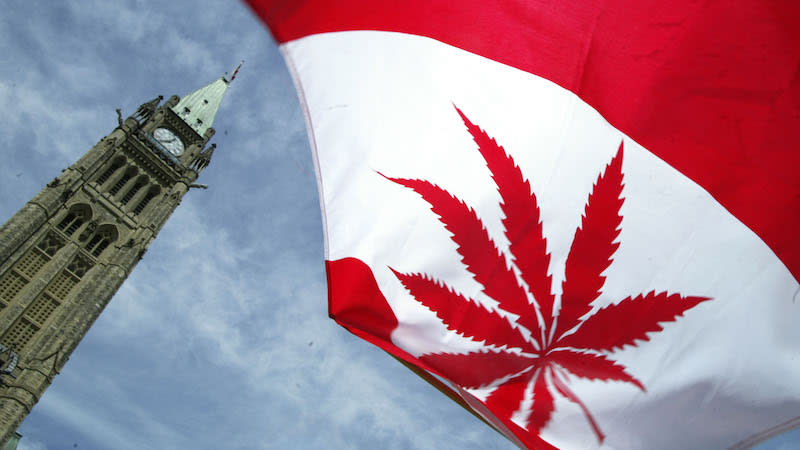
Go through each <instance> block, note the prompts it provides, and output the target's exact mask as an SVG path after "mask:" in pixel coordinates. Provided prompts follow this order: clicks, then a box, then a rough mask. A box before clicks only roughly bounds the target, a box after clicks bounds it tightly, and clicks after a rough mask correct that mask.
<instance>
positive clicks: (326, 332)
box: [0, 0, 800, 450]
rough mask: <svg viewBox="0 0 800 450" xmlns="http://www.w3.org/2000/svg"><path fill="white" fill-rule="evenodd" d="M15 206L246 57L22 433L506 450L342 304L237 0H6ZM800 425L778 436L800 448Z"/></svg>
mask: <svg viewBox="0 0 800 450" xmlns="http://www.w3.org/2000/svg"><path fill="white" fill-rule="evenodd" d="M0 10H2V11H3V14H2V15H0V152H2V153H1V154H2V156H3V164H2V165H0V220H3V221H4V220H6V219H7V218H8V217H10V216H11V215H12V214H13V213H14V212H15V211H16V210H18V209H19V208H20V207H21V206H22V205H23V204H24V203H25V202H26V201H27V200H28V199H30V198H31V197H32V196H33V195H35V194H36V192H38V191H39V189H41V187H42V186H43V185H44V184H46V183H47V182H48V181H49V180H51V179H52V178H53V177H54V176H55V175H57V174H58V173H59V172H60V170H61V169H63V168H64V167H67V166H69V165H70V164H71V163H73V162H74V161H75V160H77V158H78V157H79V156H80V155H82V154H83V153H84V152H85V151H86V150H88V149H89V148H90V147H91V146H92V145H93V144H94V143H95V142H97V141H98V140H99V139H100V138H101V137H103V136H104V135H106V134H108V133H109V132H111V130H113V129H114V127H115V126H116V124H117V122H116V115H115V113H114V109H115V108H122V111H123V114H124V115H126V116H127V115H129V114H131V113H132V112H133V111H135V109H136V107H137V106H138V105H139V104H141V103H142V102H144V101H147V100H150V99H151V98H153V97H154V96H156V95H159V94H161V95H164V96H165V97H168V96H170V95H172V94H178V95H181V96H182V95H185V94H187V93H188V92H190V91H193V90H195V89H197V88H199V87H201V86H203V85H205V84H207V83H209V82H211V81H213V80H214V79H215V78H217V77H219V76H220V75H222V74H223V73H224V72H226V71H228V72H230V71H231V70H232V69H233V68H234V67H235V66H236V64H237V63H238V62H239V61H240V60H242V59H244V60H245V61H246V62H245V65H244V67H243V68H242V71H241V72H240V74H239V76H238V77H237V79H236V80H235V82H234V83H233V84H232V86H231V89H229V91H228V94H227V96H226V98H225V99H224V101H223V104H222V107H221V109H220V112H219V114H218V116H217V119H216V121H215V123H214V126H215V128H216V130H217V135H216V136H215V137H214V139H213V142H216V143H217V145H218V148H217V151H216V153H215V156H214V160H213V161H212V164H211V166H210V167H209V168H208V169H206V171H205V172H204V173H203V174H202V176H201V178H200V180H199V182H201V183H205V184H208V185H209V186H210V187H209V189H208V190H206V191H196V190H194V191H192V192H190V194H189V195H187V196H186V197H185V199H184V201H183V204H182V205H181V206H180V207H179V208H178V210H177V212H176V213H175V214H174V215H173V217H172V218H171V219H170V221H169V222H168V223H167V225H166V226H165V227H164V229H163V230H162V232H161V234H160V235H159V238H158V239H157V240H156V241H155V242H154V244H153V245H152V246H151V247H150V250H149V251H148V253H147V254H146V255H145V257H144V259H143V260H142V261H141V262H140V264H139V265H138V267H137V268H136V270H135V271H134V272H133V274H132V276H131V277H130V278H129V279H128V281H127V282H126V283H125V284H124V285H123V287H122V289H121V290H120V291H119V292H118V293H117V295H116V296H115V297H114V299H113V300H112V302H111V303H110V305H109V306H108V308H107V309H106V310H105V312H104V313H103V314H102V315H101V317H100V319H99V320H98V321H97V322H96V324H95V325H94V327H93V328H92V329H91V330H90V332H89V334H88V335H87V337H86V338H85V339H84V341H83V342H82V343H81V345H80V346H79V347H78V349H77V351H76V352H75V353H73V355H72V357H71V359H70V361H69V362H68V363H67V365H66V367H65V368H64V370H63V372H62V373H61V375H59V376H58V377H57V378H56V380H55V382H54V384H53V385H52V386H51V388H50V389H49V390H48V391H47V393H46V394H45V395H44V397H43V398H42V400H41V401H40V402H39V404H38V405H37V406H36V408H35V409H34V410H33V412H32V414H31V415H30V416H29V417H28V419H27V420H26V421H25V423H24V424H23V425H22V427H21V429H20V431H21V433H22V434H23V435H24V438H23V440H22V441H21V445H20V448H21V449H63V448H79V449H126V450H128V449H193V448H199V449H206V448H208V449H212V448H231V449H251V448H252V449H256V448H303V449H323V448H325V449H328V448H335V449H347V448H354V449H367V448H382V449H407V448H408V449H411V448H414V449H417V448H418V449H433V448H435V449H509V448H514V447H513V445H512V444H511V443H509V442H508V441H506V440H505V439H504V438H502V437H501V436H500V435H498V434H497V433H495V432H494V431H492V430H491V429H489V428H487V427H486V426H485V425H483V424H482V423H481V422H479V421H478V420H477V419H475V418H473V417H472V416H471V415H470V414H468V413H466V412H465V411H463V410H462V409H461V408H460V407H459V406H457V405H455V404H454V403H452V402H450V401H449V400H447V399H446V398H445V397H444V396H443V395H441V394H440V393H438V391H436V390H434V389H433V388H431V387H429V386H428V385H427V384H425V383H424V382H422V381H421V380H419V379H418V378H417V377H416V376H415V375H413V374H412V373H411V372H409V371H407V370H405V369H404V368H403V367H402V366H401V365H400V364H399V363H397V362H396V361H394V360H393V359H392V358H390V357H389V356H387V355H386V354H384V353H383V352H381V351H380V350H378V349H376V348H373V347H371V346H370V345H369V344H367V343H365V342H362V341H360V340H358V339H356V338H355V337H353V336H351V335H350V334H349V333H347V332H346V331H344V329H341V328H339V327H338V326H337V325H335V323H334V322H333V321H331V320H329V319H328V318H327V311H326V289H325V277H324V272H323V263H322V260H323V244H322V226H321V223H320V213H319V207H318V198H317V188H316V182H315V178H314V174H313V165H312V161H311V153H310V150H309V148H308V143H307V141H306V132H305V129H304V123H303V116H302V112H301V110H300V107H299V105H298V102H297V98H296V95H295V91H294V88H293V86H292V83H291V79H290V77H289V74H288V72H287V70H286V69H285V67H284V65H283V61H282V59H281V57H280V53H279V52H278V50H277V47H276V46H275V44H274V42H273V41H272V38H271V37H270V36H269V34H268V33H267V31H266V30H265V29H264V28H263V26H262V25H261V23H259V22H258V21H257V19H256V18H255V17H254V16H252V15H251V13H250V11H249V10H248V9H247V8H246V7H245V6H244V5H243V4H241V3H239V2H236V1H230V2H208V4H206V5H203V6H198V2H191V1H185V0H180V1H172V2H161V1H144V0H127V1H103V0H84V1H81V2H52V1H44V0H30V1H26V2H23V1H20V0H17V1H14V0H0ZM798 443H800V433H797V432H795V433H794V436H792V435H786V436H783V437H780V438H778V439H776V440H774V441H773V442H771V443H768V444H766V445H764V446H763V448H766V449H783V448H787V449H788V448H793V447H794V445H793V444H798Z"/></svg>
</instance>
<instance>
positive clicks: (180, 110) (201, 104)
mask: <svg viewBox="0 0 800 450" xmlns="http://www.w3.org/2000/svg"><path fill="white" fill-rule="evenodd" d="M228 84H229V81H228V80H226V79H225V77H220V78H218V79H217V80H216V81H212V82H211V83H209V84H208V85H207V86H205V87H202V88H200V89H198V90H196V91H194V92H192V93H191V94H187V95H186V96H185V97H183V98H182V99H181V101H180V102H178V104H177V105H175V106H173V107H172V110H173V111H175V114H177V115H178V116H179V117H180V118H181V119H183V120H184V121H185V122H186V123H188V124H189V126H191V127H192V128H193V129H194V131H196V132H197V134H199V135H200V136H202V135H203V134H205V132H206V130H208V129H209V128H211V125H212V124H213V123H214V116H216V115H217V109H219V104H220V103H222V97H223V96H224V95H225V91H226V90H227V89H228Z"/></svg>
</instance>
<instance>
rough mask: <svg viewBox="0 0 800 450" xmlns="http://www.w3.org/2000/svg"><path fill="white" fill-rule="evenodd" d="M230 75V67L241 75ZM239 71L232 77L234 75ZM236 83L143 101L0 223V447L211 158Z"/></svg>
mask: <svg viewBox="0 0 800 450" xmlns="http://www.w3.org/2000/svg"><path fill="white" fill-rule="evenodd" d="M234 77H235V72H234ZM232 79H233V77H231V80H232ZM231 80H228V79H226V78H225V77H221V78H219V79H218V80H216V81H214V82H212V83H210V84H209V85H207V86H205V87H203V88H201V89H199V90H197V91H195V92H192V93H191V94H188V95H187V96H185V97H184V98H183V99H179V98H178V97H177V96H172V97H171V98H170V99H168V100H167V101H166V102H163V104H161V100H162V97H160V96H159V97H158V98H155V99H153V100H151V101H149V102H147V103H145V104H143V105H141V106H140V107H139V109H138V110H137V111H136V112H135V113H134V114H133V115H132V116H130V117H128V118H127V119H124V120H123V119H122V116H121V114H120V112H119V110H117V116H118V122H119V126H118V127H117V128H116V129H115V130H114V131H112V132H111V134H109V135H108V136H106V137H104V138H102V139H101V140H100V142H98V143H97V144H96V145H95V146H94V147H92V148H91V149H90V150H89V151H88V152H86V154H84V155H83V156H82V157H81V158H80V159H79V160H78V161H77V162H75V163H74V164H72V165H71V166H70V167H69V168H67V169H65V170H64V171H63V172H62V173H61V175H59V176H57V177H56V178H55V179H53V181H51V182H50V183H48V184H47V186H45V187H44V189H42V190H41V192H39V193H38V194H37V195H36V196H35V197H34V198H33V199H32V200H30V201H29V202H28V203H27V204H26V205H25V206H24V207H23V208H22V209H21V210H20V211H19V212H17V213H16V214H15V215H14V216H13V217H12V218H11V219H10V220H9V221H8V222H6V224H5V225H3V227H2V228H0V445H2V443H5V442H6V441H7V440H8V439H9V438H10V437H11V436H12V435H13V434H14V432H15V431H16V429H17V427H18V426H19V425H20V424H21V423H22V421H23V419H24V418H25V416H26V415H27V414H28V413H29V412H30V410H31V408H33V406H34V405H35V404H36V402H37V401H38V400H39V398H40V397H41V395H42V394H43V393H44V391H45V389H47V387H48V386H49V385H50V383H51V382H52V381H53V377H54V376H55V375H56V374H58V372H59V371H60V370H61V368H62V367H63V366H64V363H65V362H66V361H67V359H68V358H69V356H70V354H71V353H72V351H73V350H74V349H75V347H76V346H77V345H78V343H79V342H80V341H81V339H82V338H83V336H84V335H85V334H86V332H87V331H88V330H89V327H90V326H91V325H92V324H93V323H94V321H95V320H96V319H97V317H98V316H99V315H100V312H102V311H103V308H105V306H106V305H107V304H108V301H109V300H111V297H112V296H113V295H114V293H115V292H116V291H117V289H119V287H120V286H121V285H122V282H123V281H125V278H127V277H128V275H129V274H130V273H131V270H133V268H134V266H136V263H137V262H139V260H140V259H141V258H142V256H143V255H144V253H145V251H146V250H147V247H148V246H149V245H150V243H151V242H152V241H153V239H155V238H156V235H157V234H158V232H159V230H160V229H161V227H162V226H163V225H164V223H165V222H166V221H167V219H168V218H169V217H170V215H172V212H173V211H174V210H175V208H176V207H177V206H178V204H180V202H181V198H182V197H183V196H184V195H185V194H186V193H187V192H188V191H189V189H190V188H193V187H204V186H202V185H196V184H194V182H195V180H196V179H197V177H198V175H199V174H200V172H202V171H203V169H205V167H206V166H208V164H209V162H210V160H211V156H212V154H213V153H214V147H215V145H214V144H212V145H208V141H209V139H211V137H212V136H213V135H214V129H213V128H211V125H212V123H213V121H214V116H215V115H216V112H217V109H218V108H219V105H220V102H221V101H222V97H223V95H224V93H225V91H226V90H227V88H228V85H229V83H230V81H231Z"/></svg>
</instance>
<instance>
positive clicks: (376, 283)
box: [249, 0, 800, 448]
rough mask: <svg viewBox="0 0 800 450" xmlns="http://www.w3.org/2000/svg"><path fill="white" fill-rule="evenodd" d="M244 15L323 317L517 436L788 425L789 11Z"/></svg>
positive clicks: (739, 432)
mask: <svg viewBox="0 0 800 450" xmlns="http://www.w3.org/2000/svg"><path fill="white" fill-rule="evenodd" d="M249 3H250V5H251V7H252V8H253V10H254V11H255V12H256V13H257V14H258V15H260V17H261V18H262V19H263V20H264V21H265V23H266V24H267V25H268V27H269V28H270V30H271V32H272V34H273V36H274V37H275V39H276V40H277V41H278V42H279V44H280V46H281V50H282V52H283V55H284V57H285V60H286V63H287V65H288V66H289V69H290V71H291V73H292V76H293V78H294V80H295V83H296V87H297V92H298V95H299V97H300V101H301V104H302V106H303V108H304V110H305V113H306V121H307V126H308V130H309V139H310V141H311V147H312V150H313V152H314V161H315V164H316V169H317V175H318V185H319V194H320V199H321V206H322V212H323V222H324V231H325V251H326V268H327V276H328V286H329V313H330V315H331V317H333V318H334V319H335V320H336V321H337V322H338V323H340V324H341V325H343V326H344V327H346V328H347V329H348V330H350V331H351V332H353V333H355V334H356V335H358V336H360V337H362V338H364V339H366V340H368V341H370V342H372V343H373V344H375V345H377V346H379V347H381V348H382V349H384V350H386V351H387V352H389V353H391V354H392V355H394V356H395V357H397V358H399V359H401V360H402V361H404V362H405V363H406V364H408V365H410V366H412V367H413V368H415V370H418V371H419V373H421V374H423V375H424V376H425V377H427V378H428V379H429V380H431V381H432V382H434V383H437V384H438V383H443V384H442V389H444V390H446V391H448V393H449V394H451V395H453V396H455V397H457V398H459V399H460V401H461V402H462V403H463V404H464V405H466V406H467V407H469V408H471V409H472V410H473V411H474V412H475V413H476V414H478V415H480V416H481V417H482V418H483V419H484V420H485V421H486V422H487V423H489V424H491V425H492V426H493V427H495V428H496V429H497V430H498V431H500V432H501V433H503V434H505V435H506V436H507V437H508V438H509V439H511V440H512V441H513V442H515V443H516V444H517V445H519V446H522V447H528V448H552V447H559V448H594V447H598V446H600V445H607V446H608V447H609V448H720V447H736V446H740V447H742V446H743V447H746V446H748V445H752V444H754V443H757V442H759V441H761V440H763V439H766V438H768V437H770V436H772V435H774V434H777V433H779V432H781V431H785V430H788V429H791V428H793V427H796V426H798V425H800V383H798V382H797V380H798V377H800V327H798V326H797V325H796V322H797V318H798V317H800V301H799V300H800V298H798V297H800V286H799V285H798V279H800V242H799V241H798V239H797V235H798V231H797V230H800V176H798V173H797V172H798V167H800V31H799V30H800V7H799V6H798V4H797V3H796V2H789V1H779V0H775V1H763V0H744V1H739V2H734V3H731V2H719V1H710V2H696V1H693V0H677V1H673V2H658V1H654V0H644V1H641V0H640V1H631V0H609V1H603V2H601V1H585V2H551V1H542V0H528V1H493V2H485V1H477V0H462V1H459V2H452V1H437V0H407V1H404V2H388V1H374V0H373V1H367V0H336V1H333V0H306V1H291V2H289V1H276V0H249Z"/></svg>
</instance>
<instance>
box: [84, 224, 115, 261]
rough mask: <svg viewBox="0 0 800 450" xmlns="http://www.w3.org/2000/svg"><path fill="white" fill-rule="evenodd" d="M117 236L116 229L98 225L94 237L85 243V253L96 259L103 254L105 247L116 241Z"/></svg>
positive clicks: (107, 225)
mask: <svg viewBox="0 0 800 450" xmlns="http://www.w3.org/2000/svg"><path fill="white" fill-rule="evenodd" d="M117 236H118V234H117V229H116V228H115V227H114V225H109V224H105V225H100V226H99V227H97V232H96V233H95V234H94V236H92V238H91V239H89V242H87V243H86V247H85V248H86V251H88V252H89V253H91V254H92V255H93V256H94V257H98V256H100V254H101V253H103V250H105V249H106V247H108V246H109V245H110V244H111V243H112V242H114V241H116V240H117Z"/></svg>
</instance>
